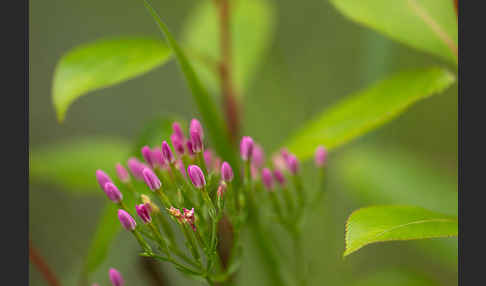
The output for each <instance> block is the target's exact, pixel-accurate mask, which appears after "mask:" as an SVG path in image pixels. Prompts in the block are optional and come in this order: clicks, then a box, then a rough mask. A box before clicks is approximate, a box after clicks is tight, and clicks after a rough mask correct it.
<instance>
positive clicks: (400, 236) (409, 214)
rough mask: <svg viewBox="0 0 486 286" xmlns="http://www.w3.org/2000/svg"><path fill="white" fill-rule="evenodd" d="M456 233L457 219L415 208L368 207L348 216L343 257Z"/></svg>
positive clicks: (455, 234)
mask: <svg viewBox="0 0 486 286" xmlns="http://www.w3.org/2000/svg"><path fill="white" fill-rule="evenodd" d="M457 232H458V223H457V217H453V216H448V215H444V214H441V213H436V212H433V211H429V210H426V209H423V208H421V207H415V206H396V205H388V206H371V207H367V208H362V209H359V210H357V211H355V212H353V213H352V214H351V215H350V216H349V218H348V221H347V222H346V250H345V251H344V256H346V255H349V254H351V253H353V252H355V251H357V250H358V249H360V248H362V247H363V246H366V245H368V244H370V243H376V242H384V241H393V240H412V239H425V238H438V237H451V236H457Z"/></svg>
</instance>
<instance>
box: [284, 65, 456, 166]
mask: <svg viewBox="0 0 486 286" xmlns="http://www.w3.org/2000/svg"><path fill="white" fill-rule="evenodd" d="M454 80H455V79H454V76H453V75H452V74H451V73H450V72H448V71H447V70H445V69H441V68H427V69H418V70H410V71H405V72H400V73H398V74H395V75H393V76H391V77H389V78H387V79H385V80H382V81H381V82H378V83H376V84H373V85H372V86H371V87H369V88H367V89H365V90H362V91H359V92H357V93H355V94H353V95H351V96H349V97H347V98H345V99H344V100H342V101H341V102H339V103H337V104H336V105H334V106H333V107H331V108H329V109H326V110H325V111H324V112H323V113H321V114H320V115H318V116H317V117H316V118H314V119H313V120H312V121H311V122H309V123H307V124H305V125H304V127H303V128H301V129H300V130H299V131H298V132H297V133H296V134H295V135H294V136H293V137H291V138H290V140H288V142H287V143H286V144H285V145H284V146H288V148H289V150H291V151H292V152H294V153H295V154H296V155H297V156H298V157H300V158H301V159H307V158H309V157H311V156H312V155H313V153H314V151H315V149H316V147H317V146H318V145H324V146H326V147H327V148H328V149H334V148H336V147H338V146H340V145H342V144H344V143H347V142H349V141H351V140H352V139H354V138H356V137H358V136H360V135H363V134H365V133H367V132H369V131H371V130H373V129H375V128H377V127H379V126H381V125H383V124H385V123H386V122H388V121H390V120H392V119H393V118H395V117H397V116H398V115H400V114H401V113H402V112H404V111H405V110H406V109H407V108H408V107H410V106H411V105H412V104H414V103H416V102H417V101H419V100H421V99H424V98H427V97H430V96H432V95H434V94H436V93H440V92H442V91H444V90H445V89H446V88H447V87H449V86H450V85H451V84H452V83H453V82H454Z"/></svg>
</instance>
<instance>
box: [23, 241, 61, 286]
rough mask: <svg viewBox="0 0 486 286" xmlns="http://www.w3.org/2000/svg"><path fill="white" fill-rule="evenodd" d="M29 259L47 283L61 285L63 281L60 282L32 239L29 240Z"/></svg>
mask: <svg viewBox="0 0 486 286" xmlns="http://www.w3.org/2000/svg"><path fill="white" fill-rule="evenodd" d="M29 259H30V261H31V262H32V264H34V266H35V267H36V268H37V270H39V272H40V273H41V274H42V276H43V277H44V279H45V280H46V281H47V284H49V285H50V286H61V283H59V280H58V279H57V277H56V275H55V274H54V272H52V270H51V269H50V268H49V265H48V264H47V263H46V261H45V260H44V258H42V256H41V255H40V253H39V252H38V251H37V249H36V248H35V247H34V246H33V245H32V241H31V240H29Z"/></svg>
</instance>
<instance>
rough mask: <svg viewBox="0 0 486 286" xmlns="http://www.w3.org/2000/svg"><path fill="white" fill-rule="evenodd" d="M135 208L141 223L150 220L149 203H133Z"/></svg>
mask: <svg viewBox="0 0 486 286" xmlns="http://www.w3.org/2000/svg"><path fill="white" fill-rule="evenodd" d="M135 210H136V211H137V214H138V216H139V217H140V218H141V219H142V221H143V223H150V222H151V221H152V217H151V216H150V210H151V208H150V204H140V205H135Z"/></svg>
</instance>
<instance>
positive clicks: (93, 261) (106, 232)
mask: <svg viewBox="0 0 486 286" xmlns="http://www.w3.org/2000/svg"><path fill="white" fill-rule="evenodd" d="M117 210H118V205H116V204H114V203H112V202H108V203H107V204H106V205H105V208H104V209H103V212H102V213H101V216H100V219H99V221H98V224H97V226H96V231H95V234H94V236H93V238H92V240H91V244H90V247H89V249H88V252H87V254H86V257H85V258H84V260H85V263H84V267H83V275H87V274H89V273H91V272H93V271H95V270H96V268H97V267H98V266H99V265H100V264H101V263H102V262H103V261H104V260H105V258H106V256H107V254H108V250H109V247H110V245H111V243H112V241H113V239H114V238H115V237H116V235H117V234H118V232H119V231H120V230H121V229H122V227H121V224H120V222H119V221H118V218H117V215H116V212H117Z"/></svg>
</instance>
